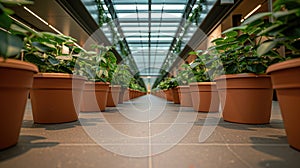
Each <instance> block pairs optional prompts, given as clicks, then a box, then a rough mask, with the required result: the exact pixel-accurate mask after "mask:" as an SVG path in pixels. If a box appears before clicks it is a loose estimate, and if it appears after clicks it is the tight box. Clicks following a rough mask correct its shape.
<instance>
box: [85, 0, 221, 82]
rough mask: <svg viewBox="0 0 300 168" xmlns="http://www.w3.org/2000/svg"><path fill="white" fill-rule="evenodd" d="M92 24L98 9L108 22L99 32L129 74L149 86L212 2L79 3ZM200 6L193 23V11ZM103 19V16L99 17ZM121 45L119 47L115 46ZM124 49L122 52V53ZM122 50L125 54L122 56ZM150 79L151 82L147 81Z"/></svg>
mask: <svg viewBox="0 0 300 168" xmlns="http://www.w3.org/2000/svg"><path fill="white" fill-rule="evenodd" d="M82 2H83V4H84V5H85V7H86V9H87V10H88V11H89V13H90V14H91V16H92V17H93V18H94V19H95V21H96V22H97V23H98V22H99V13H100V12H99V5H98V7H97V4H99V3H101V4H102V7H103V8H102V9H103V10H104V11H105V14H104V17H108V18H109V20H110V22H108V23H103V25H102V26H100V28H101V30H102V31H103V32H104V34H105V35H106V36H107V38H108V39H109V41H110V42H111V43H112V45H115V46H116V48H117V50H118V52H119V53H120V55H121V56H122V58H123V60H125V61H126V63H127V64H129V65H130V67H131V68H132V70H133V72H135V73H137V72H139V73H140V76H142V77H143V76H144V77H147V78H145V79H144V80H145V83H148V82H150V84H151V85H152V84H153V82H154V81H155V79H156V77H158V76H159V75H160V71H161V69H163V70H166V71H168V68H170V66H171V65H172V63H174V61H175V60H176V58H177V56H178V54H180V51H181V50H182V49H183V48H184V46H185V45H186V44H187V43H188V41H189V40H190V38H191V37H192V36H193V34H194V33H195V31H196V30H197V28H198V26H199V25H200V23H201V21H202V20H203V19H204V18H205V17H206V15H207V14H208V12H209V11H210V9H211V8H212V7H213V5H214V4H215V2H216V0H82ZM198 4H200V5H201V6H202V12H201V15H200V17H199V18H197V21H193V22H190V21H189V19H188V18H189V17H191V16H192V14H193V11H195V9H196V8H197V7H198ZM100 18H103V16H100ZM120 42H121V43H122V44H123V47H122V46H121V45H120V44H119V43H120ZM124 48H125V49H124ZM122 50H126V51H127V52H124V51H123V52H122ZM150 77H151V78H150Z"/></svg>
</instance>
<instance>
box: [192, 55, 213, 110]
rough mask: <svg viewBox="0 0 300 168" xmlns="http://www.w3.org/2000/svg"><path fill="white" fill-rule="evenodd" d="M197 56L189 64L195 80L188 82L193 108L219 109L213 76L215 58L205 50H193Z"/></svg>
mask: <svg viewBox="0 0 300 168" xmlns="http://www.w3.org/2000/svg"><path fill="white" fill-rule="evenodd" d="M193 53H194V54H197V55H198V58H196V59H195V61H194V62H193V63H192V64H191V69H192V73H193V77H194V79H195V81H196V82H192V83H190V91H191V96H192V103H193V108H194V110H195V111H199V112H217V111H219V97H218V91H217V87H216V83H215V82H211V79H213V78H214V73H213V72H214V71H215V69H214V66H216V61H217V60H216V58H215V57H213V56H212V55H211V54H209V53H208V51H207V52H202V51H198V53H197V52H193Z"/></svg>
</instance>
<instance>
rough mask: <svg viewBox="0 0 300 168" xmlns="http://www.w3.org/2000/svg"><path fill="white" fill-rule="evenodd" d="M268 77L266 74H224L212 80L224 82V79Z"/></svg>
mask: <svg viewBox="0 0 300 168" xmlns="http://www.w3.org/2000/svg"><path fill="white" fill-rule="evenodd" d="M270 77H271V76H270V75H266V74H254V73H239V74H226V75H221V76H219V77H217V78H215V79H214V81H217V80H224V79H236V78H270Z"/></svg>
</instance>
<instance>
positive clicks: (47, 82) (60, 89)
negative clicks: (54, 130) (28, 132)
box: [30, 73, 86, 124]
mask: <svg viewBox="0 0 300 168" xmlns="http://www.w3.org/2000/svg"><path fill="white" fill-rule="evenodd" d="M85 80H86V78H85V77H82V76H76V75H72V74H65V73H39V74H36V75H34V81H33V87H32V89H31V90H30V98H31V104H32V113H33V120H34V122H35V123H44V124H52V123H64V122H71V121H77V120H78V115H77V114H78V112H79V108H80V100H81V95H82V89H83V86H84V82H85Z"/></svg>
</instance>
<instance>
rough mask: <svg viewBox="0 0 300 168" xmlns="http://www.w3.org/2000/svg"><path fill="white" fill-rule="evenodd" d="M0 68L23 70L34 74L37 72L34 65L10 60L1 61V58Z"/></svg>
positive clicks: (0, 59)
mask: <svg viewBox="0 0 300 168" xmlns="http://www.w3.org/2000/svg"><path fill="white" fill-rule="evenodd" d="M0 67H5V68H14V69H23V70H27V71H32V72H34V73H37V72H39V69H38V67H37V66H36V65H35V64H32V63H30V62H25V61H21V60H17V59H10V58H8V59H3V58H2V57H0Z"/></svg>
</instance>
